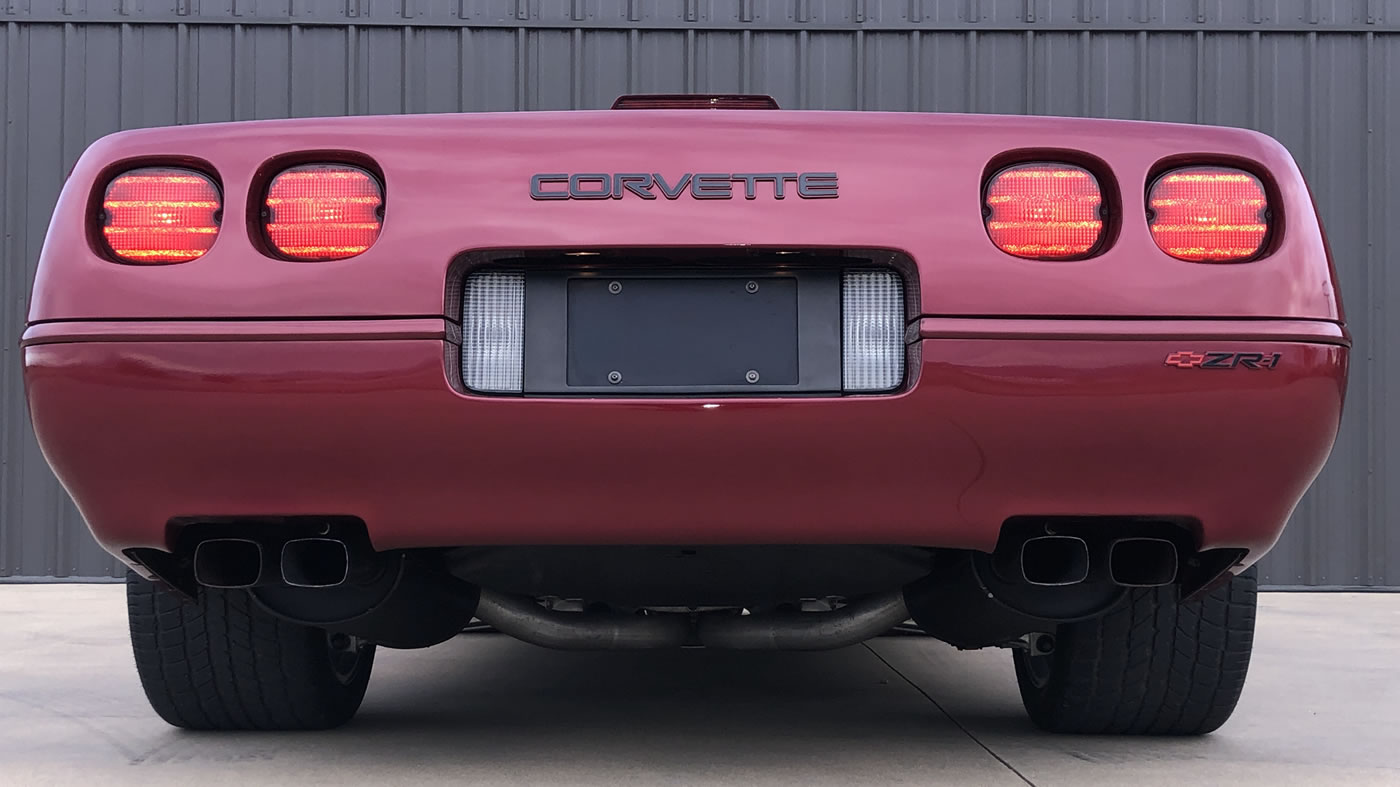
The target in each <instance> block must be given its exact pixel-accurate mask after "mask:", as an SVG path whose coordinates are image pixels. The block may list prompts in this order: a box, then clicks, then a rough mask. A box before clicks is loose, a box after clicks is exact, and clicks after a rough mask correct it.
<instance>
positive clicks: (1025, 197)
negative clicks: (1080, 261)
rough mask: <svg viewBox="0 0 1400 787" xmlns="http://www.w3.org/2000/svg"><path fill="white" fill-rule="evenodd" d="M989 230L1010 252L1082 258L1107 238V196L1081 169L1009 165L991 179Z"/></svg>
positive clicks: (1041, 257)
mask: <svg viewBox="0 0 1400 787" xmlns="http://www.w3.org/2000/svg"><path fill="white" fill-rule="evenodd" d="M986 208H987V210H986V217H987V234H988V235H990V236H991V238H992V243H995V244H996V245H997V248H999V249H1001V250H1002V251H1004V252H1006V253H1007V254H1014V255H1016V256H1017V257H1028V258H1030V259H1037V260H1070V259H1074V258H1076V257H1083V256H1085V255H1087V254H1089V252H1091V251H1093V249H1094V247H1096V246H1098V245H1099V239H1100V238H1101V237H1102V236H1103V213H1102V208H1103V194H1102V193H1101V192H1100V191H1099V181H1098V179H1096V178H1095V177H1094V175H1093V173H1091V172H1089V170H1087V169H1084V168H1083V167H1076V166H1074V165H1072V164H1055V163H1048V162H1042V163H1035V164H1017V165H1016V166H1014V167H1007V168H1006V169H1004V170H1002V171H1000V172H998V173H997V174H996V175H993V176H992V179H991V180H990V181H988V183H987V196H986Z"/></svg>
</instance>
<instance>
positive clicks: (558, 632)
mask: <svg viewBox="0 0 1400 787" xmlns="http://www.w3.org/2000/svg"><path fill="white" fill-rule="evenodd" d="M476 616H477V617H478V618H480V619H481V620H482V622H484V623H486V624H487V625H489V626H491V628H494V629H496V630H497V631H499V632H501V633H502V634H509V635H510V636H512V637H515V638H516V639H518V640H522V641H524V642H529V643H530V644H532V645H539V646H540V647H544V648H555V649H557V650H646V649H651V648H679V647H682V646H685V645H688V644H690V618H689V617H688V616H686V615H675V614H660V615H618V614H612V613H607V612H602V613H597V612H555V611H554V610H550V609H545V608H544V607H542V606H540V605H539V604H537V603H535V601H534V599H531V598H527V597H524V596H508V595H505V594H502V593H496V592H495V591H491V590H485V589H483V590H482V591H481V600H480V601H479V602H478V603H477V606H476Z"/></svg>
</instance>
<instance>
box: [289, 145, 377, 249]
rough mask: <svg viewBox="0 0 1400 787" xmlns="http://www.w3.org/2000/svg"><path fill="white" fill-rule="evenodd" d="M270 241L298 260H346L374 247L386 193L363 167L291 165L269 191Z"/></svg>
mask: <svg viewBox="0 0 1400 787" xmlns="http://www.w3.org/2000/svg"><path fill="white" fill-rule="evenodd" d="M264 204H265V206H266V209H267V213H266V216H265V218H264V221H265V222H266V227H267V239H268V240H269V241H271V243H272V245H273V247H274V248H276V249H277V251H279V252H280V253H281V254H282V255H283V256H285V257H289V258H291V259H294V260H343V259H345V258H346V257H353V256H355V255H356V254H360V253H362V252H364V251H365V250H366V249H368V248H369V247H370V246H373V245H374V241H375V240H376V239H377V238H378V237H379V230H380V227H382V226H383V223H384V220H383V215H384V211H383V206H384V190H383V189H382V188H380V186H379V181H378V180H377V179H376V178H375V177H374V176H373V175H371V174H369V173H368V172H366V171H365V170H363V169H360V168H359V167H351V166H346V165H342V164H308V165H305V166H300V167H292V168H291V169H288V170H285V171H283V172H282V173H281V174H280V175H278V176H277V177H275V178H273V179H272V182H271V183H270V184H268V187H267V200H266V202H265V203H264Z"/></svg>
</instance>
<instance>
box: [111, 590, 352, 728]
mask: <svg viewBox="0 0 1400 787" xmlns="http://www.w3.org/2000/svg"><path fill="white" fill-rule="evenodd" d="M126 598H127V612H128V619H129V622H130V626H131V646H132V652H133V653H134V654H135V657H136V672H137V674H138V675H140V677H141V687H142V688H143V689H145V691H146V698H147V699H148V700H150V703H151V707H152V708H153V709H154V710H155V712H156V713H157V714H158V715H159V716H160V717H161V718H162V719H164V720H165V721H167V722H169V723H170V724H172V725H174V726H176V727H183V728H185V729H190V730H320V729H327V728H330V727H337V726H339V725H341V724H344V723H345V722H347V721H349V720H350V718H351V717H352V716H354V715H355V711H357V710H358V709H359V707H360V701H361V700H362V699H363V698H364V694H365V687H366V686H368V685H369V675H370V670H371V668H372V667H373V665H374V645H372V644H369V643H364V642H360V641H359V640H356V639H355V638H354V637H348V636H346V635H344V634H331V633H328V632H326V631H324V630H322V629H318V628H312V627H309V626H299V625H296V624H293V623H288V622H287V621H284V620H282V619H280V618H277V617H274V616H273V615H271V614H270V613H268V612H266V611H265V610H263V609H262V608H261V607H259V606H257V605H256V604H255V603H254V602H253V599H252V597H251V596H250V595H249V594H248V592H247V591H244V590H212V589H208V588H205V589H203V590H202V591H201V592H200V595H199V599H198V600H196V601H190V600H187V599H185V598H183V597H181V596H179V595H178V594H176V593H174V592H172V591H170V590H168V589H166V588H164V587H161V586H158V585H156V584H154V583H151V582H148V581H146V580H145V579H142V578H141V577H138V576H136V575H135V574H128V575H127V580H126Z"/></svg>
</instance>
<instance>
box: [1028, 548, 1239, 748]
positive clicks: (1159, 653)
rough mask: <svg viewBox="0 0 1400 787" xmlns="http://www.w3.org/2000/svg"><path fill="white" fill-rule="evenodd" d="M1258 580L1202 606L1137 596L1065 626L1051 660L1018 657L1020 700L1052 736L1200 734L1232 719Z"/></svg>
mask: <svg viewBox="0 0 1400 787" xmlns="http://www.w3.org/2000/svg"><path fill="white" fill-rule="evenodd" d="M1256 591H1257V574H1256V571H1255V569H1253V568H1250V569H1248V570H1247V571H1245V572H1244V573H1242V574H1240V575H1239V576H1237V577H1235V578H1234V579H1232V580H1230V581H1229V582H1228V583H1226V584H1224V585H1222V586H1220V587H1218V588H1215V589H1214V590H1212V591H1210V592H1209V593H1207V594H1206V595H1205V596H1204V597H1203V598H1200V599H1198V600H1196V601H1192V602H1190V603H1181V602H1179V601H1178V600H1177V589H1176V588H1175V587H1172V586H1168V587H1161V588H1135V589H1133V590H1131V591H1130V592H1129V593H1128V596H1127V598H1125V599H1124V600H1123V602H1122V604H1120V605H1119V606H1116V607H1114V608H1113V609H1112V610H1111V611H1110V612H1108V613H1107V614H1105V615H1103V616H1101V617H1098V618H1094V619H1092V620H1086V621H1082V622H1078V623H1066V624H1062V625H1060V626H1059V629H1058V631H1057V632H1055V650H1054V652H1053V653H1051V654H1049V655H1045V656H1033V655H1030V654H1029V653H1027V652H1025V651H1021V650H1017V651H1015V652H1014V655H1013V658H1014V660H1015V662H1016V681H1017V683H1019V684H1020V687H1021V700H1022V702H1023V703H1024V704H1025V706H1026V712H1027V713H1029V714H1030V717H1031V720H1032V721H1034V722H1035V723H1036V725H1037V726H1039V727H1041V728H1043V729H1046V730H1049V731H1051V732H1065V733H1086V734H1128V735H1202V734H1205V733H1208V732H1212V731H1214V730H1215V729H1217V728H1218V727H1220V725H1222V724H1224V723H1225V721H1226V720H1227V719H1229V718H1230V714H1231V713H1232V712H1234V710H1235V703H1236V702H1238V701H1239V698H1240V691H1241V690H1242V689H1243V688H1244V680H1245V674H1246V673H1247V672H1248V670H1249V656H1250V652H1251V650H1252V649H1253V645H1254V615H1255V607H1256V602H1257V598H1256Z"/></svg>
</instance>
